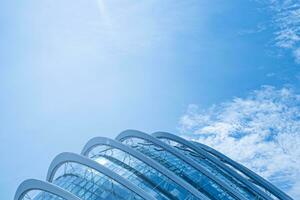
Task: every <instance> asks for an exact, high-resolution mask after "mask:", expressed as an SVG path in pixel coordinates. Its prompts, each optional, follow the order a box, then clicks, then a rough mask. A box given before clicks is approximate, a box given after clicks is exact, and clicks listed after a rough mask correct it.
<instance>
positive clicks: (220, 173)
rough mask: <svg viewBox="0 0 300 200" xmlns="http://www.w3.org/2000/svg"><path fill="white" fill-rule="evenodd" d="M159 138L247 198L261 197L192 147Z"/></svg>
mask: <svg viewBox="0 0 300 200" xmlns="http://www.w3.org/2000/svg"><path fill="white" fill-rule="evenodd" d="M158 139H159V140H161V141H163V142H164V143H166V144H168V145H171V146H173V147H175V148H176V149H177V150H179V151H180V152H181V153H183V154H184V155H186V156H187V157H189V158H191V159H193V160H194V161H196V162H198V163H199V164H200V165H201V166H202V167H204V168H205V169H206V170H207V171H209V172H210V173H212V174H213V175H215V176H217V177H218V178H220V179H221V180H222V181H224V182H226V183H227V184H228V185H230V186H231V187H233V188H234V189H235V190H237V191H238V192H239V193H240V194H242V195H243V196H244V197H245V198H247V199H260V198H261V197H260V196H258V195H256V194H255V193H253V192H252V191H251V190H249V189H248V187H247V186H246V185H245V184H244V183H242V182H241V181H239V180H238V179H236V178H235V177H233V176H232V175H230V174H229V173H228V172H226V171H225V170H223V169H222V168H220V167H219V166H217V165H216V164H214V163H213V162H211V161H210V160H208V159H207V158H205V157H204V156H202V155H201V154H199V153H197V152H196V151H194V150H193V149H191V148H189V147H188V146H185V145H183V144H181V143H178V142H176V141H173V140H170V139H166V138H158Z"/></svg>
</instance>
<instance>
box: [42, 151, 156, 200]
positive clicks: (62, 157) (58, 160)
mask: <svg viewBox="0 0 300 200" xmlns="http://www.w3.org/2000/svg"><path fill="white" fill-rule="evenodd" d="M66 162H74V163H78V164H81V165H84V166H86V167H89V168H92V169H94V170H96V171H98V172H100V173H102V174H104V175H105V176H107V177H109V178H111V179H113V180H114V181H116V182H118V183H119V184H121V185H123V186H124V187H126V188H127V189H129V190H130V191H132V192H134V193H135V194H137V195H138V196H140V197H142V198H143V199H145V200H148V199H149V200H155V198H154V197H152V196H150V195H149V194H147V193H146V192H144V191H143V190H142V189H140V188H139V187H137V186H136V185H134V184H132V183H131V182H129V181H127V180H126V179H124V178H123V177H121V176H120V175H118V174H116V173H115V172H113V171H111V170H109V169H108V168H106V167H104V166H102V165H100V164H99V163H97V162H96V161H94V160H91V159H89V158H87V157H84V156H81V155H78V154H75V153H69V152H65V153H61V154H59V155H57V156H56V157H55V158H54V159H53V161H52V163H51V164H50V167H49V169H48V174H47V181H49V182H52V181H53V178H54V175H55V173H56V171H57V170H58V169H59V167H60V166H62V165H63V164H65V163H66Z"/></svg>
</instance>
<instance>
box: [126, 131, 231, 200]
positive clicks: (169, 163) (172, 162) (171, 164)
mask: <svg viewBox="0 0 300 200" xmlns="http://www.w3.org/2000/svg"><path fill="white" fill-rule="evenodd" d="M122 142H123V143H124V144H127V145H129V146H131V147H132V148H134V149H136V150H138V151H140V152H141V153H143V154H145V155H147V156H149V157H150V158H152V159H154V160H156V161H157V162H159V163H160V164H161V165H163V166H165V167H166V168H168V169H169V170H171V171H173V172H174V173H175V174H177V175H178V176H179V177H181V178H182V179H184V180H185V181H187V182H188V183H190V184H191V185H193V186H194V187H195V188H197V189H198V190H199V191H200V192H202V193H203V194H204V195H206V196H207V197H208V198H209V199H215V200H219V199H224V200H225V199H230V200H233V199H235V198H234V197H232V196H231V195H229V194H228V193H227V192H226V191H225V190H224V189H223V188H222V186H220V185H218V184H217V183H216V182H214V181H213V180H211V179H210V178H208V177H207V176H205V175H204V174H203V173H201V172H200V171H198V170H197V169H195V168H193V167H192V166H190V165H189V164H188V163H186V162H184V161H183V160H182V159H181V158H179V157H177V156H175V155H174V154H172V153H170V152H168V151H166V150H164V149H163V148H161V147H159V146H158V145H155V144H153V143H152V142H150V141H146V140H144V139H141V138H135V137H131V138H126V139H125V140H123V141H122Z"/></svg>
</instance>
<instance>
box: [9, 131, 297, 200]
mask: <svg viewBox="0 0 300 200" xmlns="http://www.w3.org/2000/svg"><path fill="white" fill-rule="evenodd" d="M113 199H114V200H115V199H117V200H119V199H120V200H156V199H157V200H200V199H201V200H202V199H203V200H209V199H213V200H219V199H222V200H225V199H229V200H247V199H253V200H260V199H261V200H273V199H274V200H279V199H280V200H291V199H292V198H291V197H289V196H288V195H287V194H285V193H284V192H282V191H281V190H280V189H278V188H277V187H275V186H274V185H272V184H271V183H270V182H268V181H266V180H265V179H263V178H262V177H260V176H259V175H257V174H255V173H254V172H252V171H251V170H249V169H247V168H246V167H244V166H242V165H240V164H239V163H236V162H235V161H233V160H231V159H230V158H228V157H226V156H225V155H223V154H222V153H220V152H218V151H216V150H214V149H212V148H211V147H208V146H206V145H204V144H200V143H197V142H193V141H188V140H185V139H183V138H181V137H178V136H176V135H173V134H170V133H165V132H156V133H153V134H151V135H149V134H146V133H143V132H140V131H136V130H126V131H124V132H122V133H120V134H119V135H118V136H117V137H116V139H115V140H112V139H109V138H104V137H96V138H93V139H91V140H90V141H89V142H88V143H87V144H86V145H85V146H84V148H83V150H82V152H81V155H78V154H75V153H61V154H59V155H58V156H56V157H55V158H54V160H53V161H52V163H51V165H50V167H49V170H48V174H47V179H46V181H40V180H34V179H29V180H26V181H24V182H23V183H21V184H20V186H19V187H18V189H17V192H16V194H15V198H14V200H113Z"/></svg>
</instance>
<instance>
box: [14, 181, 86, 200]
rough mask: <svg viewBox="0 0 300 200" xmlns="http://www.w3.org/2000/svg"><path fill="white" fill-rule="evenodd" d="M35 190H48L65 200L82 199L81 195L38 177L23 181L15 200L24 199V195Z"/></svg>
mask: <svg viewBox="0 0 300 200" xmlns="http://www.w3.org/2000/svg"><path fill="white" fill-rule="evenodd" d="M34 190H39V191H41V192H48V193H51V194H53V195H56V196H58V197H61V198H63V199H65V200H81V199H80V198H79V197H77V196H75V195H74V194H72V193H70V192H68V191H66V190H64V189H62V188H60V187H58V186H56V185H54V184H52V183H49V182H44V181H40V180H36V179H28V180H25V181H23V182H22V183H21V184H20V185H19V187H18V189H17V191H16V194H15V197H14V200H22V199H23V198H24V196H25V195H26V194H27V193H28V192H30V191H34Z"/></svg>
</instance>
